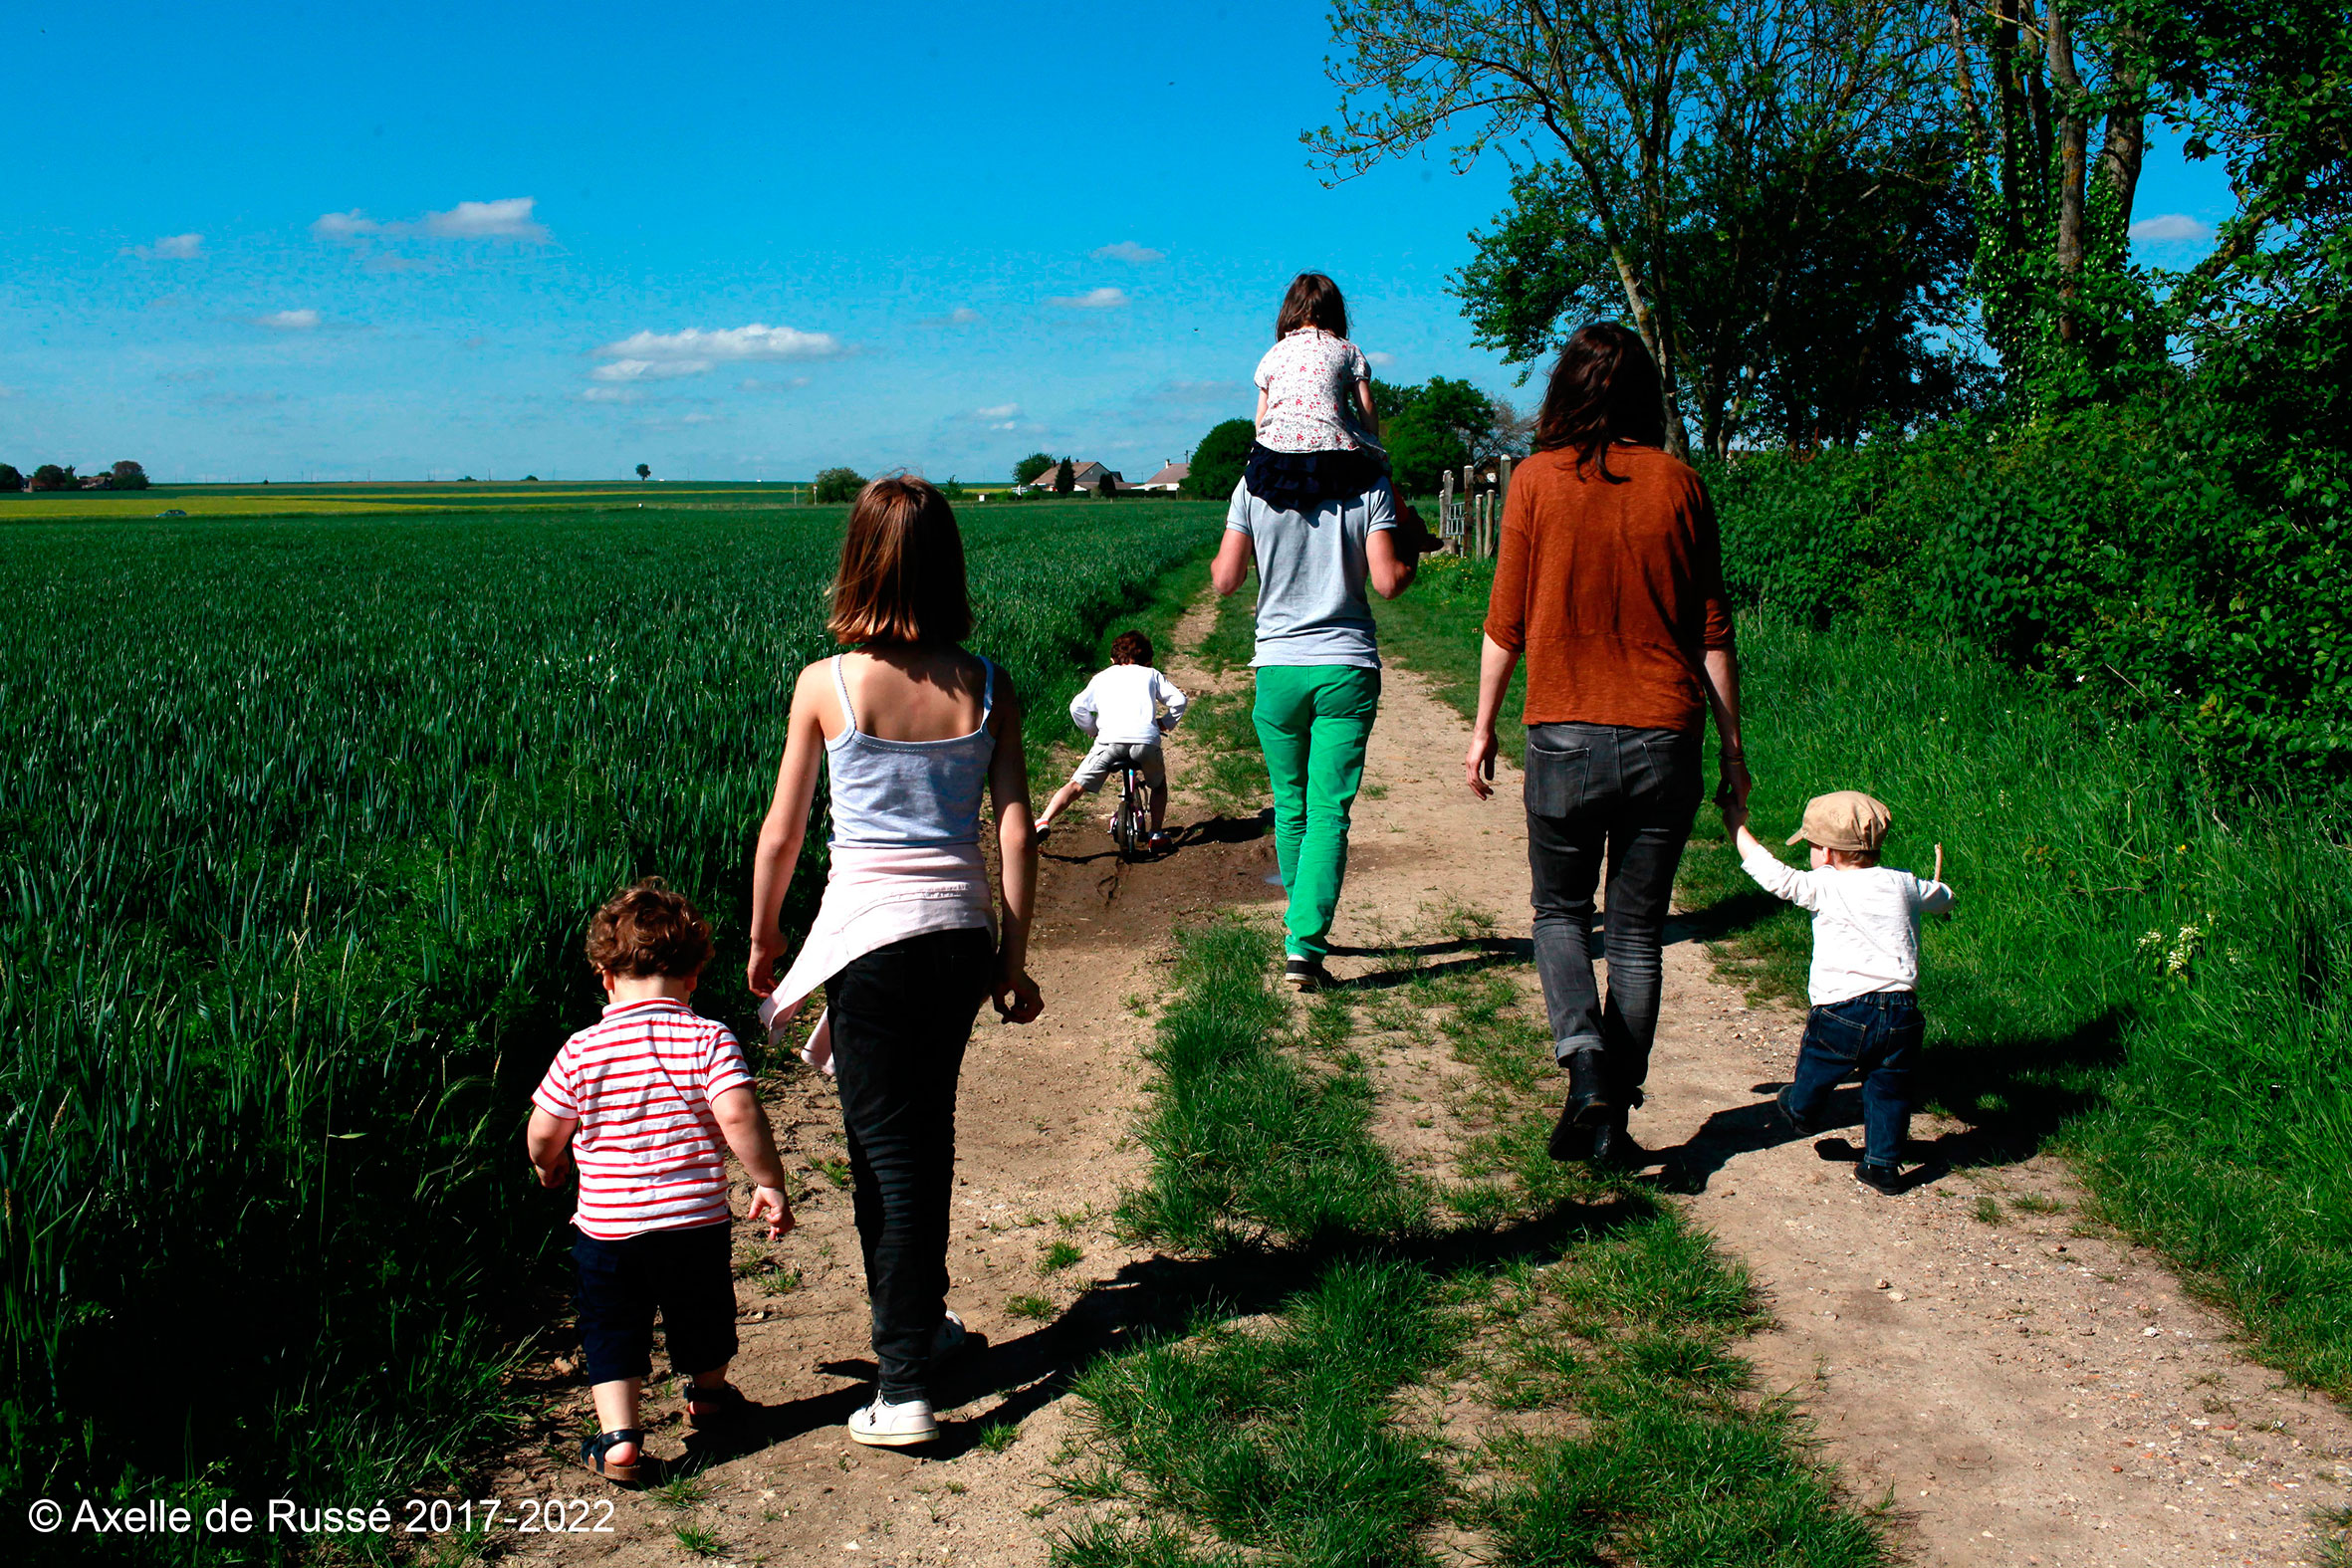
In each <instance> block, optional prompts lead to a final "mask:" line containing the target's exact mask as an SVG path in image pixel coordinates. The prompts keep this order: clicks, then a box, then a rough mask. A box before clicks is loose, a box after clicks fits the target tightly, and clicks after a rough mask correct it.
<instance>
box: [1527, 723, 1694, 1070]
mask: <svg viewBox="0 0 2352 1568" xmlns="http://www.w3.org/2000/svg"><path fill="white" fill-rule="evenodd" d="M1700 738H1701V735H1700V732H1699V731H1696V730H1694V731H1690V732H1688V733H1684V732H1680V731H1675V730H1631V729H1626V728H1623V727H1622V726H1617V725H1606V724H1537V725H1530V726H1529V727H1528V771H1527V798H1528V865H1529V870H1530V871H1532V873H1533V880H1534V904H1535V972H1536V973H1537V974H1538V975H1539V976H1541V977H1542V981H1543V1005H1544V1008H1545V1009H1546V1010H1547V1011H1548V1012H1549V1013H1550V1021H1551V1039H1552V1053H1553V1054H1554V1055H1555V1056H1556V1057H1557V1058H1558V1059H1559V1061H1560V1063H1561V1064H1562V1065H1565V1064H1566V1062H1567V1060H1568V1058H1569V1057H1570V1056H1571V1055H1573V1054H1575V1053H1576V1052H1578V1051H1599V1052H1600V1053H1601V1058H1602V1067H1603V1071H1604V1073H1605V1074H1606V1080H1607V1083H1608V1085H1609V1090H1610V1094H1611V1096H1612V1098H1614V1099H1615V1101H1616V1103H1617V1104H1619V1105H1620V1106H1623V1105H1628V1104H1639V1103H1640V1100H1641V1085H1642V1081H1643V1080H1644V1079H1646V1078H1647V1077H1648V1076H1649V1075H1650V1041H1651V1039H1652V1037H1653V1036H1655V1035H1656V1033H1657V1032H1658V985H1659V967H1660V966H1659V949H1660V946H1661V934H1662V933H1663V931H1664V929H1665V926H1666V910H1667V905H1668V902H1669V901H1670V900H1671V899H1672V898H1673V896H1674V873H1675V869H1676V868H1677V867H1678V866H1680V865H1681V864H1682V851H1683V844H1684V842H1685V841H1686V840H1687V839H1689V837H1690V836H1691V819H1692V818H1693V817H1694V816H1696V815H1697V814H1698V811H1699V795H1700V793H1701V791H1702V789H1703V788H1704V784H1703V782H1702V776H1701V770H1700V761H1699V745H1700ZM1604 853H1605V854H1606V856H1607V859H1608V871H1609V897H1608V909H1607V914H1606V917H1605V918H1606V921H1607V947H1606V954H1605V956H1606V957H1607V959H1608V961H1609V996H1608V1003H1607V1006H1606V1007H1603V1006H1602V1003H1601V999H1600V990H1599V987H1598V985H1597V984H1596V983H1595V981H1594V979H1593V974H1592V944H1591V935H1592V894H1593V890H1594V888H1596V887H1597V886H1599V884H1600V874H1601V859H1602V856H1603V854H1604Z"/></svg>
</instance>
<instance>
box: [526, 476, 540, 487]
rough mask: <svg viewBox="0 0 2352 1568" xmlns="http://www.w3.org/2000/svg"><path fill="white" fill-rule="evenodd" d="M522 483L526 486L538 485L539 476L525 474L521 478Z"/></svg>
mask: <svg viewBox="0 0 2352 1568" xmlns="http://www.w3.org/2000/svg"><path fill="white" fill-rule="evenodd" d="M523 483H524V484H526V485H536V484H538V483H539V476H538V475H537V474H525V475H524V476H523Z"/></svg>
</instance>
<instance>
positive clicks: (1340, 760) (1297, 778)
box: [1251, 664, 1380, 959]
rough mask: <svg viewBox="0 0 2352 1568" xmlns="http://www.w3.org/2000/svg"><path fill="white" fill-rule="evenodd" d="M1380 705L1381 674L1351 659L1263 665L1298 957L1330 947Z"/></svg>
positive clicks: (1262, 711)
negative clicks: (1352, 814) (1351, 819)
mask: <svg viewBox="0 0 2352 1568" xmlns="http://www.w3.org/2000/svg"><path fill="white" fill-rule="evenodd" d="M1379 712H1380V672H1379V671H1378V670H1367V669H1360V668H1358V667H1356V666H1354V665H1349V664H1308V665H1285V664H1270V665H1264V666H1262V667H1260V669H1259V671H1258V705H1257V707H1256V708H1255V709H1254V710H1252V713H1251V717H1252V718H1253V719H1255V720H1256V721H1257V724H1258V744H1259V746H1260V747H1261V748H1262V749H1263V750H1264V751H1265V753H1266V777H1267V780H1268V782H1269V783H1271V784H1273V785H1274V851H1275V856H1276V858H1277V859H1278V860H1279V861H1280V862H1281V864H1282V868H1283V890H1284V891H1285V892H1286V893H1288V894H1290V896H1291V908H1290V913H1289V914H1288V915H1287V916H1286V917H1285V920H1284V925H1285V927H1286V928H1287V929H1288V930H1289V932H1290V939H1289V941H1287V942H1286V943H1284V947H1285V949H1286V950H1287V951H1288V952H1289V954H1290V956H1291V957H1293V958H1308V959H1320V958H1321V957H1322V956H1323V955H1324V954H1326V953H1328V952H1330V950H1331V944H1330V934H1331V916H1332V912H1333V911H1335V910H1336V909H1337V908H1338V907H1339V884H1340V883H1341V882H1343V881H1345V880H1346V878H1347V815H1348V812H1349V810H1350V809H1351V808H1352V807H1353V806H1354V805H1355V792H1356V789H1357V788H1358V787H1359V786H1360V785H1361V784H1363V782H1364V744H1365V743H1366V742H1367V741H1369V740H1370V739H1371V738H1372V720H1373V717H1374V716H1375V715H1377V714H1378V713H1379Z"/></svg>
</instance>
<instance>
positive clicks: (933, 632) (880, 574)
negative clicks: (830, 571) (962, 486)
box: [824, 475, 972, 646]
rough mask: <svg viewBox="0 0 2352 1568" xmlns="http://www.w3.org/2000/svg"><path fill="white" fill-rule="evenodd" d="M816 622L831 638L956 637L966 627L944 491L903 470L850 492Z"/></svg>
mask: <svg viewBox="0 0 2352 1568" xmlns="http://www.w3.org/2000/svg"><path fill="white" fill-rule="evenodd" d="M824 629H825V630H827V631H829V632H831V633H832V634H833V640H834V641H836V642H841V643H847V644H850V645H852V646H854V645H856V644H858V643H866V642H962V641H963V640H964V639H965V638H966V637H968V636H970V635H971V634H972V598H971V592H970V589H969V587H968V585H967V583H966V581H965V576H964V537H963V535H962V534H961V533H959V532H958V531H957V529H956V515H955V511H954V509H953V508H951V507H949V506H948V504H947V498H946V497H945V496H943V495H941V494H940V493H939V491H938V489H937V488H936V487H934V486H932V485H931V484H929V483H928V482H927V481H924V480H920V479H916V478H914V477H912V476H910V475H897V476H892V477H890V478H886V479H877V480H874V481H873V482H871V483H870V484H868V485H867V486H866V487H865V488H864V489H863V490H861V491H859V492H858V493H857V504H856V505H855V506H853V507H851V508H850V509H849V531H848V533H847V534H845V535H844V536H842V539H841V569H840V570H839V572H837V573H836V574H835V575H834V577H833V608H832V614H831V615H830V616H828V617H827V618H826V620H825V623H824Z"/></svg>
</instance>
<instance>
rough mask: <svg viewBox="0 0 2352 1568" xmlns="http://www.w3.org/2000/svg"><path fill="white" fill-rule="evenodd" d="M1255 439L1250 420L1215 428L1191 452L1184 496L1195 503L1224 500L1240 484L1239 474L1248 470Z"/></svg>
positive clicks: (1255, 427)
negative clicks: (1190, 465)
mask: <svg viewBox="0 0 2352 1568" xmlns="http://www.w3.org/2000/svg"><path fill="white" fill-rule="evenodd" d="M1257 439H1258V426H1257V424H1256V422H1255V421H1253V420H1248V419H1228V420H1226V421H1225V422H1224V423H1223V424H1221V425H1218V426H1216V427H1215V428H1214V429H1212V430H1211V431H1210V432H1209V433H1208V434H1207V435H1205V436H1203V437H1201V444H1200V445H1199V446H1197V447H1194V448H1193V451H1192V467H1191V471H1190V472H1189V473H1187V474H1186V475H1185V476H1184V484H1183V486H1182V487H1181V488H1182V490H1183V493H1184V494H1185V495H1188V496H1191V497H1192V498H1194V499H1195V500H1198V501H1223V500H1226V499H1227V498H1228V497H1230V496H1231V495H1232V494H1233V487H1234V486H1236V485H1238V484H1240V483H1241V482H1242V470H1243V469H1245V468H1247V467H1249V466H1250V446H1251V444H1252V443H1253V442H1255V441H1256V440H1257Z"/></svg>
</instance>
